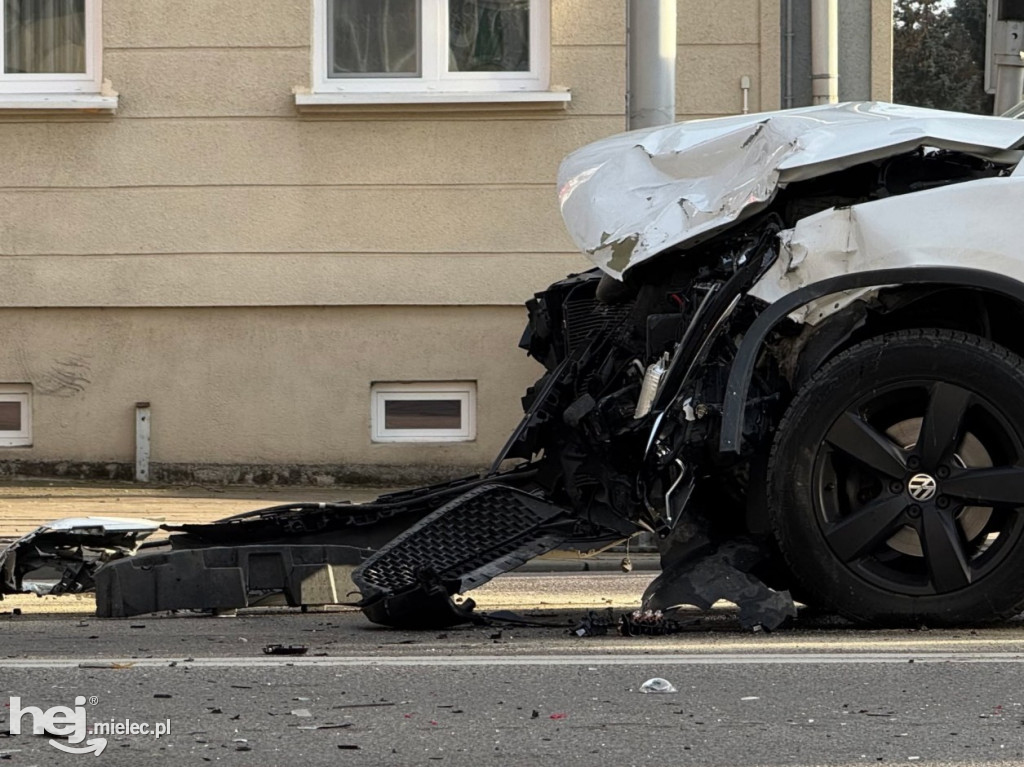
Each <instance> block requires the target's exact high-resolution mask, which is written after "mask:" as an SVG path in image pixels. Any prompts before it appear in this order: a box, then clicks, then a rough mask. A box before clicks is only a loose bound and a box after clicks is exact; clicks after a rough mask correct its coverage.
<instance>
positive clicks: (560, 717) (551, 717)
mask: <svg viewBox="0 0 1024 767" xmlns="http://www.w3.org/2000/svg"><path fill="white" fill-rule="evenodd" d="M567 716H569V715H568V714H552V715H551V716H549V717H548V719H565V718H566V717H567Z"/></svg>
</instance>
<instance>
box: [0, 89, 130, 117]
mask: <svg viewBox="0 0 1024 767" xmlns="http://www.w3.org/2000/svg"><path fill="white" fill-rule="evenodd" d="M116 110H117V94H116V93H115V94H110V95H107V94H102V93H0V116H2V115H9V114H22V113H25V114H33V115H36V114H47V113H50V114H66V113H68V112H93V113H97V114H113V113H114V112H115V111H116Z"/></svg>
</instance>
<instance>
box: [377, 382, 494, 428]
mask: <svg viewBox="0 0 1024 767" xmlns="http://www.w3.org/2000/svg"><path fill="white" fill-rule="evenodd" d="M371 400H372V403H373V404H372V412H371V416H370V423H371V432H372V439H373V441H374V442H466V441H469V440H472V439H475V438H476V384H475V383H471V382H455V383H388V384H374V385H373V387H372V389H371Z"/></svg>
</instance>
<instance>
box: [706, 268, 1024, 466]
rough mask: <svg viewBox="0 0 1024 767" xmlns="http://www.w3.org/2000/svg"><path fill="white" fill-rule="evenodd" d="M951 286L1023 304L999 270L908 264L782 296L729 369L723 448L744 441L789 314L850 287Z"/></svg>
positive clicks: (1022, 289) (733, 448) (1016, 285)
mask: <svg viewBox="0 0 1024 767" xmlns="http://www.w3.org/2000/svg"><path fill="white" fill-rule="evenodd" d="M928 284H935V285H950V286H958V287H967V288H974V289H978V290H984V291H989V292H992V293H998V294H1000V295H1003V296H1006V297H1008V298H1010V299H1013V300H1015V301H1017V302H1018V303H1020V304H1024V283H1021V282H1020V281H1019V280H1017V279H1015V278H1013V277H1008V276H1006V275H1005V274H1000V273H997V272H990V271H984V270H981V269H972V268H967V267H955V266H908V267H900V268H894V269H876V270H872V271H865V272H855V273H853V274H843V275H839V276H836V277H831V278H829V279H825V280H822V281H820V282H815V283H813V284H811V285H806V286H804V287H802V288H799V289H797V290H795V291H794V292H792V293H789V294H788V295H785V296H783V297H782V298H780V299H779V300H778V301H776V302H775V303H773V304H771V305H770V306H769V307H768V308H767V309H765V311H763V312H762V313H761V314H760V315H759V316H758V318H757V319H756V320H755V321H754V322H753V323H751V325H750V327H749V328H748V329H747V332H746V333H745V335H744V337H743V341H742V343H741V344H740V348H739V350H738V351H737V353H736V359H735V361H734V362H733V365H732V368H731V369H730V371H729V380H728V383H727V386H726V392H725V400H724V402H723V405H722V430H721V436H720V438H719V450H720V451H721V452H723V453H738V452H740V448H741V445H742V439H743V425H744V420H745V411H746V402H747V395H748V393H749V390H750V382H751V379H752V378H753V374H754V367H755V365H756V363H757V359H758V357H759V355H760V353H761V350H762V348H763V347H764V342H765V339H766V338H767V336H768V333H770V332H771V330H772V329H773V328H774V327H775V326H776V325H778V324H779V322H781V321H782V320H783V319H784V318H785V317H787V316H789V315H791V314H793V313H794V312H797V311H798V310H800V309H803V308H806V307H808V306H810V305H811V304H813V303H814V302H815V301H818V300H819V299H822V298H825V297H826V296H832V295H835V294H838V293H843V292H845V291H864V290H870V289H878V288H881V287H885V286H892V285H928Z"/></svg>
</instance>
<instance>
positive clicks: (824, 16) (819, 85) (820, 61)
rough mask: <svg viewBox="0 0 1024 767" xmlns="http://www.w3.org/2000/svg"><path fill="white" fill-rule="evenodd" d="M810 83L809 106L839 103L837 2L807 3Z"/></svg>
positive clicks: (835, 0)
mask: <svg viewBox="0 0 1024 767" xmlns="http://www.w3.org/2000/svg"><path fill="white" fill-rule="evenodd" d="M811 80H812V82H811V87H812V92H813V94H814V99H813V101H812V103H814V104H835V103H836V102H837V101H839V0H811Z"/></svg>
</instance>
